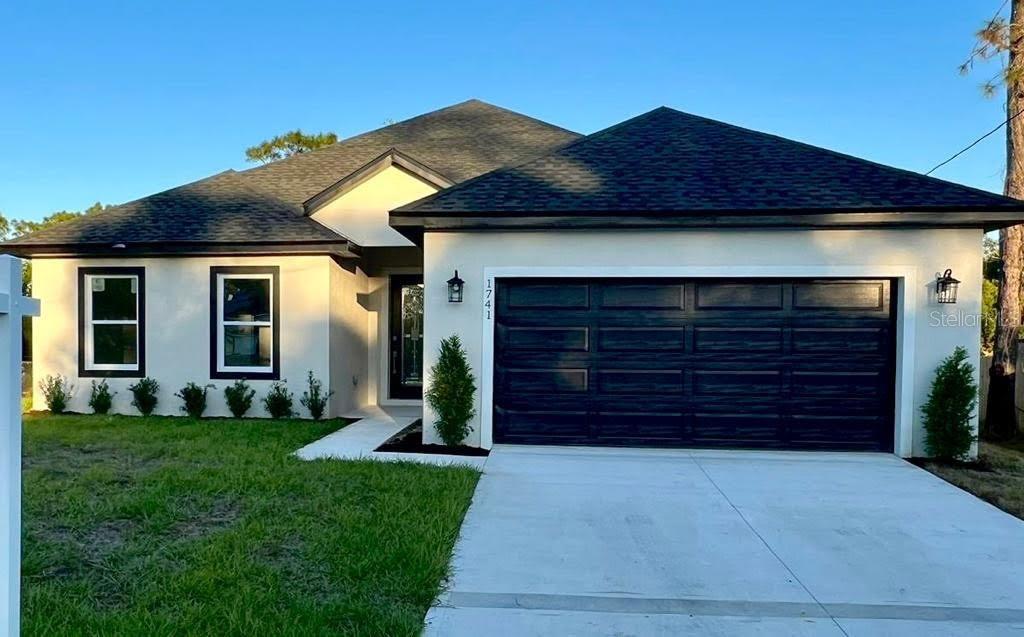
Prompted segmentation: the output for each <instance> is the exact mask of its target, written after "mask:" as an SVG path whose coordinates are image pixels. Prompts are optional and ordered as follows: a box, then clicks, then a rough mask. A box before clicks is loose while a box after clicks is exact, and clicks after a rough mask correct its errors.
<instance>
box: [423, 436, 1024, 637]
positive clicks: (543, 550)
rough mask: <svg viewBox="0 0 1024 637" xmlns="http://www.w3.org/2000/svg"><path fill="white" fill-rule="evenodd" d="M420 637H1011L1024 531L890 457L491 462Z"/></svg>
mask: <svg viewBox="0 0 1024 637" xmlns="http://www.w3.org/2000/svg"><path fill="white" fill-rule="evenodd" d="M455 551H456V555H455V561H454V576H453V579H452V581H451V582H449V586H448V592H447V593H446V594H445V595H444V596H443V597H442V598H441V600H439V602H438V605H437V606H435V607H434V608H432V609H431V610H430V612H429V613H428V615H427V629H426V632H427V634H431V635H474V636H476V635H554V634H557V635H656V634H666V635H667V634H680V633H693V634H701V635H844V634H845V635H873V636H874V635H908V634H910V635H914V634H928V635H950V636H953V635H957V636H962V635H1005V634H1019V635H1024V522H1021V521H1020V520H1017V519H1016V518H1013V517H1011V516H1009V515H1007V514H1005V513H1003V512H1001V511H999V510H997V509H995V508H994V507H991V506H989V505H988V504H986V503H984V502H982V501H981V500H978V499H977V498H974V497H973V496H971V495H968V494H967V493H965V492H963V491H960V490H959V489H957V488H955V487H953V486H950V485H948V484H947V483H945V482H943V481H942V480H940V479H939V478H936V477H934V476H932V475H931V474H929V473H927V472H925V471H923V470H920V469H918V468H916V467H914V466H912V465H910V464H908V463H906V462H903V461H902V460H900V459H898V458H896V457H895V456H890V455H882V454H843V453H813V454H812V453H759V452H710V451H659V450H647V449H629V450H619V449H611V450H602V449H584V448H554V447H513V446H497V447H495V450H494V452H493V453H492V454H491V457H490V459H489V460H488V462H487V466H486V469H485V474H484V476H483V478H482V479H481V481H480V485H479V487H478V488H477V491H476V495H475V497H474V499H473V504H472V507H471V508H470V510H469V513H468V516H467V518H466V521H465V524H464V525H463V528H462V535H461V537H460V539H459V542H458V545H457V546H456V549H455Z"/></svg>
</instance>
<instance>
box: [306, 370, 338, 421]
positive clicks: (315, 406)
mask: <svg viewBox="0 0 1024 637" xmlns="http://www.w3.org/2000/svg"><path fill="white" fill-rule="evenodd" d="M306 385H307V389H306V391H304V392H302V398H300V399H299V403H300V404H301V405H302V406H303V407H305V408H306V409H308V410H309V415H310V416H312V417H313V420H320V419H321V418H323V417H324V409H326V407H327V399H329V398H330V397H331V396H333V395H334V390H331V391H329V392H327V393H326V394H325V393H324V385H323V383H321V382H320V380H319V379H317V378H315V377H314V376H313V370H310V371H309V377H308V378H307V379H306Z"/></svg>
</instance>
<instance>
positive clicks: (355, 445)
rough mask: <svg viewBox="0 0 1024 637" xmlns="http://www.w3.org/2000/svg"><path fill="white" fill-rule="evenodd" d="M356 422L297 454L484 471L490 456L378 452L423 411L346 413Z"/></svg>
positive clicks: (375, 409)
mask: <svg viewBox="0 0 1024 637" xmlns="http://www.w3.org/2000/svg"><path fill="white" fill-rule="evenodd" d="M345 417H346V418H356V419H358V420H357V421H356V422H354V423H352V424H351V425H349V426H347V427H343V428H341V429H339V430H337V431H334V432H331V433H329V434H327V435H326V436H324V437H323V438H321V439H319V440H314V441H313V442H311V443H309V444H308V445H306V446H305V447H302V448H301V449H299V450H298V451H296V452H295V455H296V456H298V457H299V458H301V459H303V460H323V459H331V460H382V461H388V462H399V461H405V462H419V463H423V464H436V465H444V466H448V465H454V464H458V465H466V466H470V467H473V468H476V469H483V467H484V464H485V463H486V462H487V458H486V457H476V456H448V455H443V454H429V453H394V452H382V451H376V449H377V447H379V446H381V445H382V444H384V443H385V442H387V440H388V439H389V438H391V437H392V436H394V435H395V434H397V433H398V432H399V431H401V430H403V429H405V428H406V427H408V426H409V425H411V424H412V423H413V422H415V421H416V420H419V419H420V418H422V417H423V408H422V407H417V406H412V407H384V408H381V407H367V408H366V409H363V410H360V411H357V412H353V413H351V414H345Z"/></svg>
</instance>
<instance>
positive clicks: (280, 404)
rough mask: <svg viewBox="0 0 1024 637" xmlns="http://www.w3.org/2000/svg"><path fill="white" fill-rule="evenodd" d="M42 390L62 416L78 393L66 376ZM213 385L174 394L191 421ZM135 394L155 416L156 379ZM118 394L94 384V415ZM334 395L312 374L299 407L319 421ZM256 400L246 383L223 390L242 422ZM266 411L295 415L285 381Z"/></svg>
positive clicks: (271, 394) (46, 382)
mask: <svg viewBox="0 0 1024 637" xmlns="http://www.w3.org/2000/svg"><path fill="white" fill-rule="evenodd" d="M39 387H40V389H41V390H42V392H43V397H44V398H45V399H46V407H47V409H49V410H50V412H51V413H54V414H61V413H64V411H65V410H67V407H68V403H70V402H71V396H72V395H73V394H74V392H75V386H74V385H73V384H72V383H71V382H70V381H69V380H68V379H67V378H65V377H63V376H59V375H58V376H53V375H51V376H46V377H45V378H43V379H42V380H41V381H39ZM211 389H216V387H215V386H214V385H199V384H197V383H186V385H185V386H184V387H182V388H181V389H179V390H178V391H177V392H175V393H174V395H175V396H177V397H178V398H180V399H181V401H182V406H181V411H183V412H184V413H186V414H188V415H189V416H191V417H192V418H200V417H202V415H203V412H205V411H206V397H207V394H208V393H209V391H210V390H211ZM128 391H130V392H131V394H132V406H134V407H135V408H136V409H138V410H139V413H140V414H142V415H143V416H148V415H150V414H152V413H153V410H155V409H156V405H157V401H158V399H157V394H158V393H159V391H160V383H158V382H157V381H156V380H155V379H153V378H149V377H148V376H147V377H146V378H142V379H139V381H138V382H137V383H135V384H134V385H129V386H128ZM116 394H117V392H112V391H111V390H110V386H109V385H108V384H107V381H106V380H101V381H99V382H96V381H92V389H91V391H90V393H89V407H91V408H92V410H93V412H94V413H97V414H106V413H108V412H109V411H110V408H111V406H112V405H113V402H114V396H115V395H116ZM333 395H334V392H333V391H325V390H324V386H323V382H321V381H320V380H319V379H318V378H316V377H315V376H313V372H312V371H311V372H309V375H308V377H307V378H306V391H304V392H303V393H302V396H301V397H300V398H299V404H301V405H302V406H303V407H305V408H306V410H307V411H309V415H310V416H312V418H313V420H320V419H321V418H323V416H324V412H325V411H326V409H327V401H328V399H330V397H331V396H333ZM255 397H256V390H254V389H252V387H250V386H249V383H248V382H246V381H245V380H244V379H242V380H236V381H235V382H234V383H232V384H231V385H228V386H227V387H225V388H224V399H225V401H226V402H227V404H228V409H229V410H230V411H231V415H232V416H234V417H235V418H241V417H243V416H245V414H246V413H247V412H248V411H249V409H250V408H251V407H252V401H253V398H255ZM261 402H262V403H263V407H264V409H266V410H267V413H268V414H270V417H271V418H289V417H291V416H294V415H295V408H294V402H295V400H294V394H293V393H292V392H290V391H288V387H287V385H286V381H276V382H274V383H273V384H272V385H271V386H270V390H269V391H268V392H267V395H266V396H264V397H263V398H262V399H261Z"/></svg>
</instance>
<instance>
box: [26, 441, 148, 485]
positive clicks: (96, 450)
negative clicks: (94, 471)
mask: <svg viewBox="0 0 1024 637" xmlns="http://www.w3.org/2000/svg"><path fill="white" fill-rule="evenodd" d="M164 464H165V460H164V459H163V458H161V457H159V456H149V457H142V456H137V455H134V454H131V453H128V452H126V451H124V450H123V449H118V448H115V447H100V446H89V447H67V446H63V445H54V446H47V447H43V448H39V449H32V450H31V451H29V452H26V454H25V455H24V456H23V457H22V460H21V467H22V470H23V471H42V472H45V473H49V474H51V475H53V476H54V477H58V478H63V477H70V476H74V475H76V474H80V473H82V472H84V471H86V470H88V469H90V468H92V467H94V466H97V465H100V466H103V467H107V468H110V469H113V470H115V471H116V472H117V474H119V475H120V476H123V478H121V479H120V480H119V481H121V482H130V481H131V480H132V479H133V478H134V477H137V476H140V475H145V474H147V473H149V472H151V471H154V470H156V469H159V468H160V467H162V466H164Z"/></svg>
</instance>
